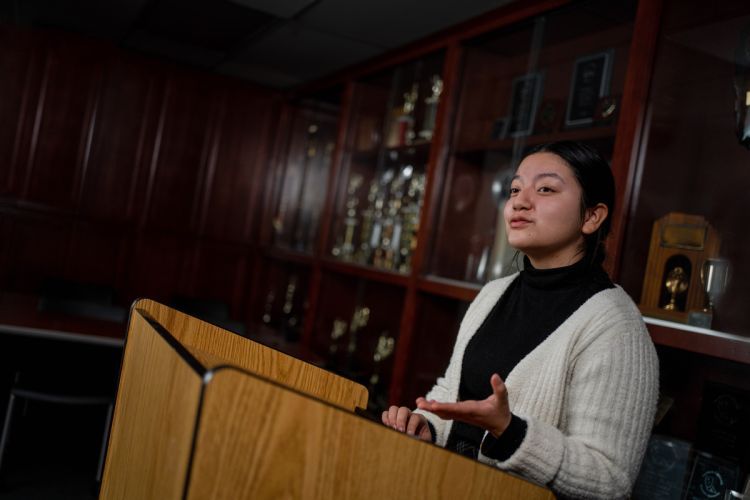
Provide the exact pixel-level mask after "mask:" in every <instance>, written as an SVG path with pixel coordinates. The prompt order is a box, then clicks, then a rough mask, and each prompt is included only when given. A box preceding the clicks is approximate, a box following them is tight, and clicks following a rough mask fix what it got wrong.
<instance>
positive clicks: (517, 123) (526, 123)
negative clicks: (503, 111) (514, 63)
mask: <svg viewBox="0 0 750 500" xmlns="http://www.w3.org/2000/svg"><path fill="white" fill-rule="evenodd" d="M542 84H543V76H542V73H539V72H536V73H528V74H526V75H523V76H519V77H517V78H515V79H514V80H513V86H512V87H511V93H510V113H509V115H508V125H507V127H508V128H507V135H508V136H509V137H523V136H526V135H529V134H531V132H532V131H533V130H534V119H535V118H536V112H537V108H538V107H539V99H540V97H541V95H542Z"/></svg>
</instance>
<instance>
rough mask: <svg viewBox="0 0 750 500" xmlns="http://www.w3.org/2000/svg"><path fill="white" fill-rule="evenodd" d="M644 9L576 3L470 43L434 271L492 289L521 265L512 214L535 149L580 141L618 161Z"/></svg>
mask: <svg viewBox="0 0 750 500" xmlns="http://www.w3.org/2000/svg"><path fill="white" fill-rule="evenodd" d="M635 9H636V4H635V2H632V1H625V2H617V3H616V4H613V3H612V2H608V1H601V0H593V1H586V2H576V3H575V4H574V5H572V6H569V7H566V8H562V9H559V10H556V11H552V12H549V13H547V14H544V15H542V16H539V17H536V18H533V19H530V20H528V21H526V22H523V23H519V24H517V25H514V26H511V27H508V28H505V29H502V30H500V31H498V32H494V33H491V34H489V35H485V36H483V37H481V38H479V39H476V40H473V41H471V43H468V44H467V45H466V50H465V57H464V64H463V74H462V83H461V89H460V97H459V99H460V101H459V104H458V113H457V119H456V122H455V126H454V130H453V140H452V144H451V154H450V156H449V163H448V165H447V170H446V175H445V176H444V179H445V182H444V184H443V186H442V188H441V192H440V199H441V205H440V209H439V211H438V213H439V215H438V220H437V224H436V226H435V231H434V234H433V237H432V244H431V245H430V248H431V249H433V251H432V255H431V258H430V261H429V264H428V274H430V275H432V276H433V277H435V278H440V279H443V280H445V279H450V280H458V281H462V282H470V283H484V282H486V281H488V280H490V279H494V278H497V277H500V276H504V275H506V274H510V273H512V272H515V271H516V270H517V269H518V266H520V265H521V259H520V258H518V256H517V255H516V252H515V250H514V249H513V248H511V247H509V245H508V243H507V239H506V235H505V224H504V221H503V219H502V209H503V206H504V204H505V200H506V199H507V197H508V188H509V184H510V180H511V177H512V176H513V173H514V171H515V168H516V167H517V166H518V164H519V162H520V161H521V159H522V158H523V156H524V155H525V154H526V153H527V152H528V151H529V150H530V149H531V148H532V147H534V146H537V145H540V144H543V143H546V142H551V141H557V140H575V141H581V142H585V143H588V144H590V145H592V146H594V147H595V148H596V149H598V150H599V151H600V152H601V153H602V154H603V155H604V156H605V157H606V158H610V157H611V154H612V151H613V147H614V140H615V130H616V124H617V116H618V108H619V105H620V96H621V94H622V90H623V86H624V81H625V72H626V68H627V64H628V55H629V48H630V41H631V38H632V34H633V20H634V16H635Z"/></svg>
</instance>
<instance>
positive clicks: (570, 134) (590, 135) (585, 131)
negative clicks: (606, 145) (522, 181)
mask: <svg viewBox="0 0 750 500" xmlns="http://www.w3.org/2000/svg"><path fill="white" fill-rule="evenodd" d="M615 132H616V127H615V126H614V125H607V126H601V127H590V128H579V129H571V130H562V131H560V132H554V133H549V134H539V135H530V136H526V137H522V138H516V139H494V140H492V139H490V140H487V141H484V142H476V143H466V144H460V145H459V146H458V147H457V148H456V150H455V152H456V154H461V155H475V154H477V153H483V152H485V151H498V150H508V149H513V147H514V146H515V145H516V144H517V143H519V142H521V143H523V144H524V146H526V147H533V146H538V145H540V144H545V143H548V142H552V141H580V142H588V143H591V142H599V141H601V140H602V139H604V140H611V139H614V137H615Z"/></svg>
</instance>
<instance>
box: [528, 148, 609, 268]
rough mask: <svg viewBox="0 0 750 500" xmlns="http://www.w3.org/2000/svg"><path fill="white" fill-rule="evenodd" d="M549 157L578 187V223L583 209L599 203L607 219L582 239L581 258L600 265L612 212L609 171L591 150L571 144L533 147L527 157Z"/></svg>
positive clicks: (582, 214) (604, 255) (605, 163)
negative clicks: (558, 160)
mask: <svg viewBox="0 0 750 500" xmlns="http://www.w3.org/2000/svg"><path fill="white" fill-rule="evenodd" d="M534 153H552V154H554V155H557V156H558V157H560V158H561V159H562V160H563V161H564V162H565V163H567V164H568V166H569V167H570V168H571V170H573V173H574V174H575V177H576V179H578V183H579V184H580V185H581V191H582V192H583V195H582V196H581V220H583V217H584V215H585V213H586V209H587V208H592V207H594V206H596V205H597V204H598V203H603V204H605V205H606V206H607V208H608V209H609V215H608V216H607V218H606V219H604V222H603V223H602V225H601V226H599V229H597V230H596V232H594V233H592V234H589V235H587V236H586V237H585V239H584V258H585V259H588V260H589V262H590V263H591V264H592V265H594V264H599V265H600V264H601V263H602V262H604V258H605V257H606V251H605V248H604V240H605V239H606V238H607V235H608V234H609V230H610V228H611V226H612V216H613V215H614V210H615V178H614V176H613V175H612V169H611V168H610V167H609V163H607V161H606V160H604V158H602V157H601V155H600V154H599V153H598V152H597V151H596V150H595V149H594V148H592V147H590V146H587V145H586V144H581V143H579V142H573V141H558V142H550V143H547V144H542V145H540V146H537V147H535V148H534V149H533V150H532V151H531V152H529V154H534Z"/></svg>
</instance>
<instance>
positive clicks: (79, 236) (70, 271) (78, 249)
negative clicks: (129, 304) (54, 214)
mask: <svg viewBox="0 0 750 500" xmlns="http://www.w3.org/2000/svg"><path fill="white" fill-rule="evenodd" d="M129 240H130V238H129V234H128V233H127V232H125V231H124V230H122V229H121V228H118V227H105V226H103V225H92V224H87V223H77V224H74V225H73V229H72V231H71V241H70V245H69V248H70V250H69V253H68V257H67V259H66V264H65V273H64V274H65V278H66V279H68V280H70V281H74V282H81V283H91V284H97V285H105V286H110V287H112V288H113V289H122V287H123V285H124V284H125V283H123V279H124V275H125V268H126V265H127V259H128V256H129V249H130V245H129Z"/></svg>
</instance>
